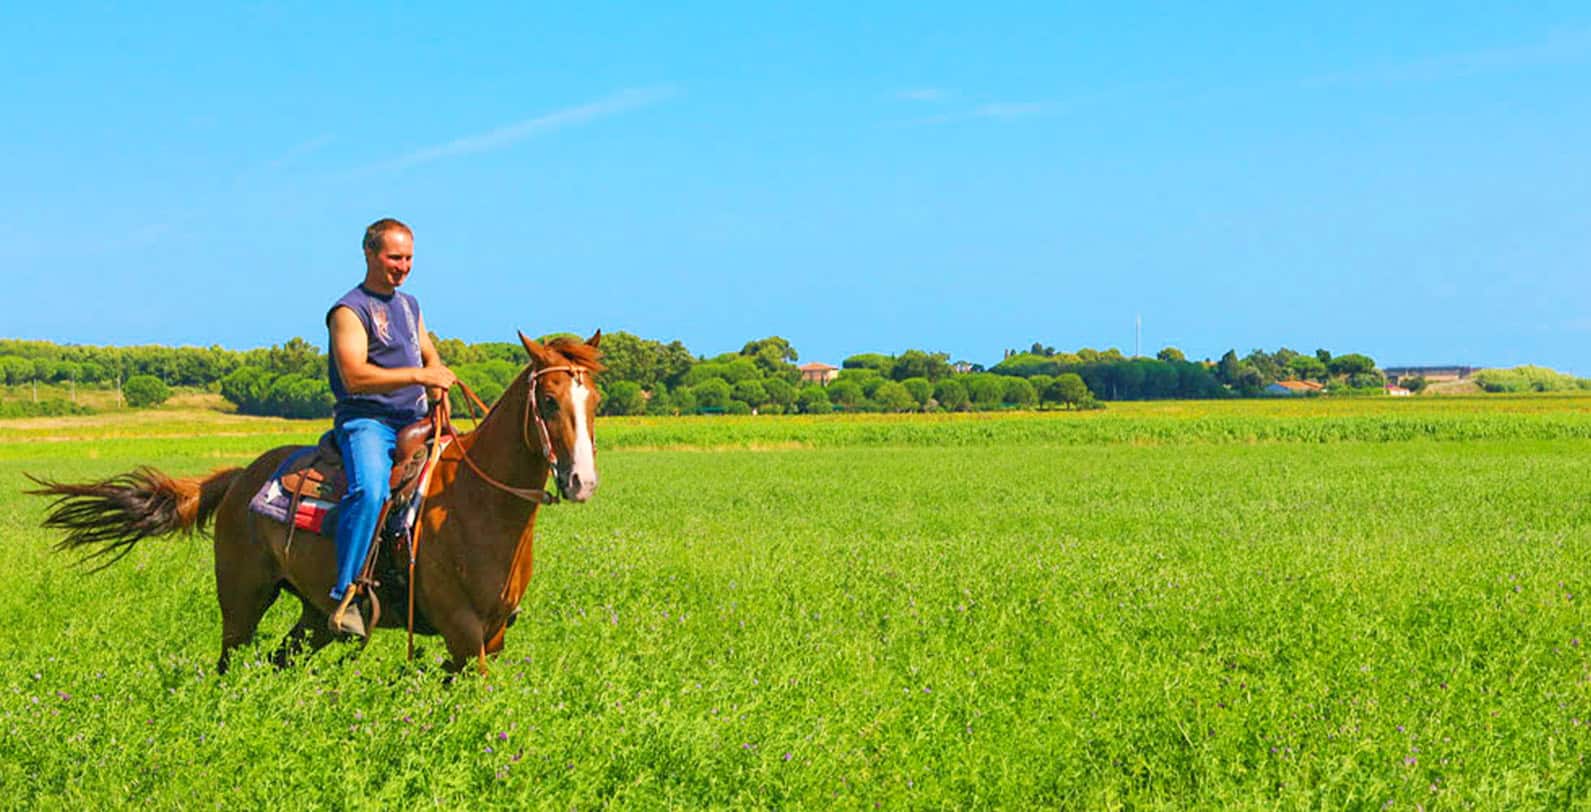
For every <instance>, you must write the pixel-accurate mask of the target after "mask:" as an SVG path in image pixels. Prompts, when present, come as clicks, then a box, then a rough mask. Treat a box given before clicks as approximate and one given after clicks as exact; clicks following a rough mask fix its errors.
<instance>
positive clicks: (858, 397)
mask: <svg viewBox="0 0 1591 812" xmlns="http://www.w3.org/2000/svg"><path fill="white" fill-rule="evenodd" d="M866 397H867V395H866V394H864V393H863V392H862V387H861V385H860V384H858V383H857V382H856V381H847V380H836V381H835V382H834V383H831V384H829V402H830V403H832V404H834V405H835V406H838V407H840V408H841V409H843V410H845V411H847V412H850V411H855V410H856V409H858V408H859V407H861V406H862V402H863V400H865V399H866Z"/></svg>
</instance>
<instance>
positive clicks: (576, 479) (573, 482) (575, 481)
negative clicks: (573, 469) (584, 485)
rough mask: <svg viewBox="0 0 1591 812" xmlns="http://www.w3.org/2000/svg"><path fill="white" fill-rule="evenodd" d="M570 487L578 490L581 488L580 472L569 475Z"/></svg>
mask: <svg viewBox="0 0 1591 812" xmlns="http://www.w3.org/2000/svg"><path fill="white" fill-rule="evenodd" d="M569 487H570V489H571V490H576V491H578V490H580V475H579V474H570V475H569Z"/></svg>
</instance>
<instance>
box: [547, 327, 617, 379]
mask: <svg viewBox="0 0 1591 812" xmlns="http://www.w3.org/2000/svg"><path fill="white" fill-rule="evenodd" d="M543 346H545V347H546V348H547V349H549V350H552V351H553V352H554V353H557V354H558V355H560V356H563V361H564V363H566V364H570V365H572V366H577V367H581V368H583V369H585V370H586V371H588V372H601V371H602V370H604V369H606V367H604V366H603V365H602V361H601V358H602V351H601V350H599V349H597V348H596V347H593V346H591V345H590V344H587V343H586V342H584V341H582V340H580V339H578V338H570V337H568V336H559V337H557V338H555V339H553V340H551V341H549V342H547V343H546V344H544V345H543Z"/></svg>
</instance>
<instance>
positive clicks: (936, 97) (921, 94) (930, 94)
mask: <svg viewBox="0 0 1591 812" xmlns="http://www.w3.org/2000/svg"><path fill="white" fill-rule="evenodd" d="M895 95H896V96H897V97H899V98H902V99H906V100H907V101H920V102H937V101H944V100H945V99H946V98H948V97H949V96H950V92H949V91H947V90H943V89H941V88H937V87H919V88H913V89H911V90H902V91H901V92H899V93H897V94H895Z"/></svg>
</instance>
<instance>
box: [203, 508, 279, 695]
mask: <svg viewBox="0 0 1591 812" xmlns="http://www.w3.org/2000/svg"><path fill="white" fill-rule="evenodd" d="M281 588H282V585H281V582H280V580H279V576H278V575H277V572H276V564H275V562H274V561H273V560H272V559H271V556H270V554H269V553H268V552H267V551H266V550H265V547H264V546H263V545H259V544H251V543H249V542H248V540H246V539H239V538H237V537H235V536H231V535H230V534H225V533H223V532H222V530H221V528H220V527H218V528H217V533H216V540H215V591H216V598H217V600H219V601H220V603H221V659H220V661H219V662H217V663H216V673H219V674H225V673H226V670H227V664H228V661H229V660H230V659H231V656H232V650H233V649H235V648H237V647H238V646H242V645H247V644H248V643H249V641H250V640H253V639H254V630H255V629H257V628H259V625H260V619H261V618H263V617H265V612H266V610H268V609H270V608H271V604H273V603H275V602H276V596H277V595H278V594H279V593H280V592H281Z"/></svg>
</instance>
